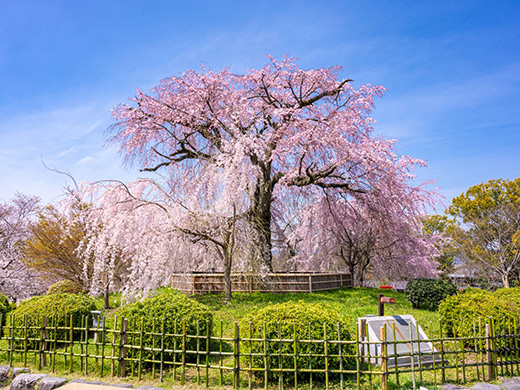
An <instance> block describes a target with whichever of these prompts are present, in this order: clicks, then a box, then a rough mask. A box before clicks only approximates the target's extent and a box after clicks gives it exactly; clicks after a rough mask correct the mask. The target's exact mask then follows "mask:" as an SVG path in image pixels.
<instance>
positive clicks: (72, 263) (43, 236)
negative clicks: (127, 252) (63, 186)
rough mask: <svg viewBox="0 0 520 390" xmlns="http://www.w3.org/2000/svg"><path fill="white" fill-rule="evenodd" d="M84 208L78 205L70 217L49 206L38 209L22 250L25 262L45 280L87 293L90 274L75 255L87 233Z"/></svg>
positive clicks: (77, 254)
mask: <svg viewBox="0 0 520 390" xmlns="http://www.w3.org/2000/svg"><path fill="white" fill-rule="evenodd" d="M86 207H87V206H85V205H84V204H80V203H78V204H76V205H75V207H74V209H73V210H72V211H71V212H70V214H69V215H67V214H65V213H63V212H61V211H60V210H58V209H57V208H56V207H54V206H52V205H48V206H45V207H43V208H41V209H40V210H39V211H38V218H37V220H36V221H35V222H34V223H33V224H31V225H30V227H29V237H28V238H27V239H26V240H25V243H24V245H23V247H22V253H23V261H24V263H25V264H26V265H27V266H28V267H30V268H32V269H34V270H36V271H38V272H39V273H40V274H41V275H42V276H43V277H44V278H46V279H49V280H51V281H56V280H60V279H66V280H70V281H72V282H75V283H77V284H79V285H80V286H81V287H82V288H83V289H84V290H88V287H89V284H88V283H89V278H88V273H91V271H90V269H87V273H85V269H84V264H83V259H82V258H81V257H80V255H79V253H78V247H79V245H80V243H81V241H82V240H83V238H84V237H85V234H86V225H85V223H84V221H83V219H82V211H84V210H85V209H86ZM87 268H91V267H87Z"/></svg>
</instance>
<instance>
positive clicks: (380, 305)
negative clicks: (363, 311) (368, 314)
mask: <svg viewBox="0 0 520 390" xmlns="http://www.w3.org/2000/svg"><path fill="white" fill-rule="evenodd" d="M381 298H383V294H379V295H378V296H377V315H378V316H379V317H383V316H384V315H385V306H384V305H383V302H382V301H381Z"/></svg>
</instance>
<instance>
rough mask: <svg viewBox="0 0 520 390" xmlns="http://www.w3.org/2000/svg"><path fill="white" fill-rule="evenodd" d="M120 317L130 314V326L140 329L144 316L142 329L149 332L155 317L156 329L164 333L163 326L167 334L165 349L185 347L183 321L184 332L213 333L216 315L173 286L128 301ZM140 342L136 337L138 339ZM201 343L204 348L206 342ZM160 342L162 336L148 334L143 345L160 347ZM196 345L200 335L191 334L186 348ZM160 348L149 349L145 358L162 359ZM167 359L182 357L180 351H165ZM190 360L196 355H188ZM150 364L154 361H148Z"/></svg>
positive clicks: (195, 346) (134, 329) (135, 329)
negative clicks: (193, 336)
mask: <svg viewBox="0 0 520 390" xmlns="http://www.w3.org/2000/svg"><path fill="white" fill-rule="evenodd" d="M118 317H120V318H128V320H129V321H128V322H129V329H130V330H131V331H136V332H140V330H141V321H142V319H143V318H144V322H143V330H144V332H147V333H152V331H153V319H155V333H161V329H162V327H163V326H164V331H165V333H166V336H165V337H164V349H166V350H174V349H176V350H177V351H179V350H181V348H182V336H181V335H182V333H183V322H184V326H185V332H186V334H189V335H197V334H199V335H200V336H206V335H207V333H208V332H209V334H211V330H212V321H213V315H212V313H211V311H210V309H209V308H208V307H207V306H206V305H203V304H202V303H199V302H197V301H195V300H194V299H190V298H188V297H187V296H186V295H184V294H182V293H180V292H178V291H174V290H170V289H164V290H162V291H161V292H159V293H157V294H156V295H154V296H152V297H149V298H146V299H144V300H143V301H139V302H135V303H132V304H129V305H127V306H125V307H123V309H121V311H120V312H119V313H118ZM135 341H136V342H137V339H136V340H135ZM199 344H201V348H204V347H205V346H204V345H202V343H200V342H199ZM160 345H161V337H160V336H155V337H153V336H152V335H150V334H148V335H145V336H144V338H143V346H144V347H145V348H152V347H153V346H155V348H159V347H160ZM196 349H197V339H196V338H191V337H188V338H187V339H186V350H188V351H190V350H191V351H195V350H196ZM132 354H137V352H136V351H134V350H131V351H129V356H130V357H136V358H137V357H138V356H137V355H135V356H132ZM159 358H160V354H159V352H152V351H146V352H145V353H144V354H143V359H145V360H152V359H154V360H159ZM164 359H165V360H169V361H172V360H173V359H177V361H179V360H180V358H179V353H177V354H175V353H172V352H166V353H164ZM186 359H187V361H192V360H193V359H194V355H193V354H189V353H188V354H187V355H186ZM148 364H151V363H148Z"/></svg>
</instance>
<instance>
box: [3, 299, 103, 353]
mask: <svg viewBox="0 0 520 390" xmlns="http://www.w3.org/2000/svg"><path fill="white" fill-rule="evenodd" d="M92 310H95V304H94V300H93V299H92V298H90V297H89V296H88V295H85V294H67V293H56V294H52V295H42V296H38V297H33V298H31V299H28V300H27V301H23V302H22V303H20V305H18V307H17V308H16V310H13V311H12V312H11V316H12V317H11V319H12V320H13V321H14V324H15V326H16V327H17V328H16V332H15V335H16V337H21V338H23V337H24V336H25V335H24V332H25V331H24V327H25V321H26V320H27V324H26V325H27V328H28V334H27V337H29V338H39V337H40V330H39V329H37V327H38V326H41V325H42V323H43V322H42V321H43V318H44V317H45V316H47V317H48V318H49V319H48V324H49V325H50V332H52V331H53V329H52V328H53V327H54V325H56V326H57V327H68V326H70V321H71V318H72V325H73V326H74V327H80V326H81V325H82V322H83V321H84V317H85V316H90V312H91V311H92ZM77 333H78V334H79V333H80V331H78V332H77ZM48 338H49V339H53V338H54V334H52V335H51V334H50V333H49V334H48ZM68 338H69V332H68V331H67V330H66V329H60V330H58V334H57V339H58V340H68ZM34 346H35V342H30V343H29V346H28V347H29V349H32V348H33V347H34Z"/></svg>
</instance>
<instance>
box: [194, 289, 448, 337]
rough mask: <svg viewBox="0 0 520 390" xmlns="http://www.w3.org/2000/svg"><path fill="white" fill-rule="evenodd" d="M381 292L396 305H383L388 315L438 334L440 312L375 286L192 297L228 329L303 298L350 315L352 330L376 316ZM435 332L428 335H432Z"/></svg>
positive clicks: (402, 294)
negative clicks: (268, 308)
mask: <svg viewBox="0 0 520 390" xmlns="http://www.w3.org/2000/svg"><path fill="white" fill-rule="evenodd" d="M381 293H383V294H384V295H385V296H388V297H393V298H395V300H396V304H395V305H385V314H387V315H402V314H411V315H413V316H414V317H415V318H416V319H417V321H418V322H419V324H420V325H421V326H422V328H423V329H424V330H425V331H426V332H427V334H428V331H430V332H432V330H431V329H432V327H433V329H434V330H433V333H434V334H436V333H437V329H438V322H439V313H438V312H436V311H435V312H433V311H428V310H420V309H414V308H412V305H411V304H410V303H409V302H408V300H407V299H406V295H405V294H404V293H399V292H396V291H392V290H382V289H374V288H344V289H340V290H330V291H323V292H315V293H289V294H273V293H233V298H232V299H231V300H230V301H229V302H226V301H225V300H224V295H223V294H208V295H193V296H192V298H194V299H196V300H197V301H199V302H201V303H204V304H206V305H208V306H209V307H210V308H211V310H212V312H213V315H214V320H215V321H222V322H223V325H224V328H225V329H230V328H231V326H230V325H231V324H232V323H233V322H235V321H240V319H241V318H243V317H244V316H246V315H248V314H249V313H251V312H254V311H256V310H258V309H261V308H263V307H265V306H268V305H270V304H275V303H282V302H289V301H295V302H297V301H304V302H306V303H310V304H322V305H326V306H330V307H332V308H334V309H335V310H337V311H338V312H339V313H340V314H342V315H344V316H347V317H348V318H349V322H350V326H351V330H352V331H354V330H355V326H356V323H357V318H358V317H364V316H365V315H367V314H376V315H377V296H378V294H381ZM434 334H432V335H430V334H428V336H430V337H433V336H434Z"/></svg>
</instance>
